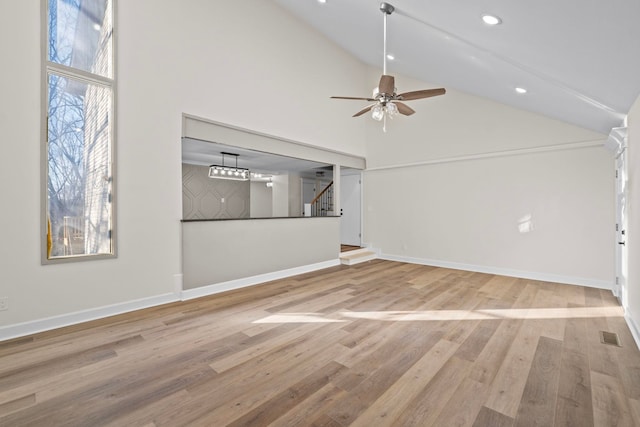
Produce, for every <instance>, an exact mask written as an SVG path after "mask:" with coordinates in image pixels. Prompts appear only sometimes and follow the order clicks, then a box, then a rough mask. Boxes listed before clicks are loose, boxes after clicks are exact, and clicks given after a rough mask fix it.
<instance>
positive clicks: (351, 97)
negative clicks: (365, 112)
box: [331, 96, 375, 101]
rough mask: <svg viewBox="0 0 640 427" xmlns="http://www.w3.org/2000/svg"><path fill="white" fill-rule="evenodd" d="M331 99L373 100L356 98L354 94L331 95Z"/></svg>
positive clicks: (371, 99) (370, 99)
mask: <svg viewBox="0 0 640 427" xmlns="http://www.w3.org/2000/svg"><path fill="white" fill-rule="evenodd" d="M331 98H332V99H355V100H357V101H375V99H373V98H358V97H354V96H332V97H331Z"/></svg>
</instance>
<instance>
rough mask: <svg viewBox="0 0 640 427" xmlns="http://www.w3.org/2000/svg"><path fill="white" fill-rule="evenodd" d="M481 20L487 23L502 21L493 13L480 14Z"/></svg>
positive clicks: (499, 22)
mask: <svg viewBox="0 0 640 427" xmlns="http://www.w3.org/2000/svg"><path fill="white" fill-rule="evenodd" d="M482 20H483V21H484V23H485V24H487V25H498V24H501V23H502V19H500V18H499V17H497V16H495V15H486V14H485V15H482Z"/></svg>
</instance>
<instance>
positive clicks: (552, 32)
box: [274, 0, 640, 134]
mask: <svg viewBox="0 0 640 427" xmlns="http://www.w3.org/2000/svg"><path fill="white" fill-rule="evenodd" d="M274 1H275V2H276V3H278V4H280V5H281V6H282V7H284V8H285V9H287V10H289V11H290V12H291V13H292V14H293V15H295V16H297V17H298V18H299V19H301V20H303V21H305V22H306V23H308V25H310V26H312V27H314V28H316V29H317V30H318V31H320V32H321V33H323V34H324V35H325V36H326V37H328V38H329V39H331V40H332V41H333V42H335V43H336V44H338V45H339V46H341V47H342V48H344V49H345V50H346V51H348V52H350V53H351V54H353V55H354V56H355V57H356V58H358V59H359V60H361V61H363V62H364V63H366V64H369V65H371V66H373V67H376V68H379V69H380V71H381V74H382V61H383V37H382V34H383V14H382V12H380V10H379V7H380V2H379V1H377V0H326V3H321V2H319V1H318V0H274ZM389 3H391V4H392V5H393V6H394V7H395V12H394V13H393V14H391V15H390V16H389V17H388V52H389V53H391V54H393V55H394V57H395V59H394V60H393V61H389V62H388V74H392V75H406V76H409V77H412V78H416V79H419V80H421V81H424V82H426V83H429V84H432V85H433V87H440V86H443V87H445V88H448V89H457V90H460V91H463V92H467V93H471V94H474V95H478V96H482V97H485V98H489V99H492V100H495V101H498V102H501V103H505V104H508V105H512V106H514V107H517V108H521V109H524V110H528V111H532V112H536V113H540V114H543V115H546V116H550V117H553V118H556V119H559V120H562V121H565V122H568V123H572V124H575V125H578V126H582V127H584V128H587V129H591V130H595V131H598V132H601V133H604V134H608V133H609V131H610V129H611V128H612V127H617V126H621V125H622V121H623V119H624V116H625V115H626V113H627V112H628V110H629V108H630V106H631V105H632V103H633V102H634V100H635V99H636V98H637V97H638V95H639V94H640V1H638V0H606V1H602V0H538V1H514V0H458V1H452V0H426V1H425V0H393V1H390V2H389ZM483 14H492V15H495V16H498V17H499V18H500V19H501V20H502V23H501V24H499V25H495V26H489V25H487V24H485V23H484V22H483V21H482V19H481V17H482V15H483ZM310 54H312V52H310ZM325 72H331V68H330V67H327V70H325ZM376 84H377V81H372V82H371V84H370V86H371V87H372V88H373V87H374V86H376ZM400 84H401V83H399V82H398V80H397V79H396V85H400ZM517 87H520V88H524V89H526V90H527V93H525V94H520V93H517V92H516V91H515V88H517ZM402 89H403V90H412V88H407V87H405V86H403V87H402ZM415 89H423V87H420V88H415ZM330 95H354V96H363V95H368V94H359V93H354V94H342V93H340V94H330ZM422 102H428V101H422Z"/></svg>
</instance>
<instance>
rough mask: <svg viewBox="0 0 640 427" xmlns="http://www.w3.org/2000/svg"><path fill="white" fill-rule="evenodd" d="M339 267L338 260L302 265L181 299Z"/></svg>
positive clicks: (192, 292)
mask: <svg viewBox="0 0 640 427" xmlns="http://www.w3.org/2000/svg"><path fill="white" fill-rule="evenodd" d="M336 265H340V259H335V260H331V261H324V262H319V263H316V264H309V265H303V266H301V267H294V268H289V269H287V270H280V271H274V272H273V273H265V274H259V275H257V276H251V277H245V278H242V279H236V280H229V281H227V282H221V283H215V284H212V285H206V286H201V287H198V288H194V289H187V290H184V291H182V294H181V298H182V300H183V301H186V300H190V299H194V298H200V297H204V296H207V295H213V294H217V293H220V292H226V291H231V290H234V289H240V288H245V287H247V286H253V285H257V284H260V283H264V282H270V281H272V280H278V279H284V278H286V277H291V276H295V275H298V274H304V273H310V272H312V271H316V270H322V269H323V268H329V267H335V266H336Z"/></svg>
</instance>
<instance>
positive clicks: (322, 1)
mask: <svg viewBox="0 0 640 427" xmlns="http://www.w3.org/2000/svg"><path fill="white" fill-rule="evenodd" d="M326 2H327V0H318V3H322V4H325V3H326Z"/></svg>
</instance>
